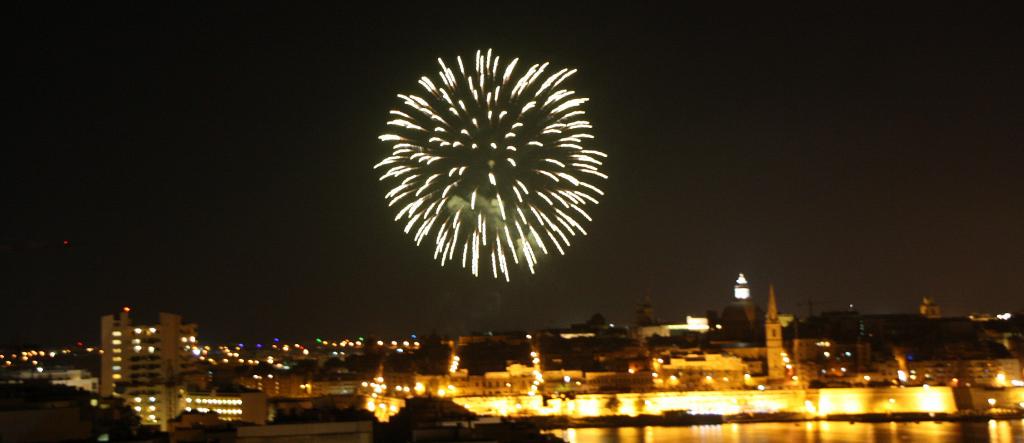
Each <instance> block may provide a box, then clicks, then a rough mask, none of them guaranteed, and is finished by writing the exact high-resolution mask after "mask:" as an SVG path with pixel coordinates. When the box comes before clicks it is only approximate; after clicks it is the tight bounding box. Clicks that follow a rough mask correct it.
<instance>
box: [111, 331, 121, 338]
mask: <svg viewBox="0 0 1024 443" xmlns="http://www.w3.org/2000/svg"><path fill="white" fill-rule="evenodd" d="M110 335H113V336H114V337H120V336H121V331H114V332H111V333H110Z"/></svg>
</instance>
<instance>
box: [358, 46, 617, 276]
mask: <svg viewBox="0 0 1024 443" xmlns="http://www.w3.org/2000/svg"><path fill="white" fill-rule="evenodd" d="M455 60H456V62H457V63H456V64H449V63H446V62H445V61H444V60H442V59H440V58H439V59H438V60H437V62H438V65H439V69H440V70H439V71H438V72H437V75H436V77H435V78H431V77H427V76H423V77H420V79H419V84H420V86H421V87H422V89H423V92H424V94H423V95H422V96H419V95H413V94H398V98H399V99H400V100H401V102H402V104H403V106H402V107H401V108H400V109H395V110H392V111H390V120H388V122H387V125H388V126H389V127H390V129H391V131H392V132H391V133H388V134H384V135H381V136H380V137H378V138H379V139H380V140H381V141H382V142H384V143H386V144H388V145H389V147H390V148H391V153H390V155H388V156H387V157H386V158H384V160H382V161H381V162H380V163H377V165H375V166H374V169H377V168H380V169H382V170H384V173H383V175H382V176H381V177H380V180H381V181H385V180H386V181H388V182H389V183H390V184H391V185H392V186H393V187H392V188H391V189H390V190H389V191H388V192H387V193H386V194H385V196H384V198H385V199H386V200H387V201H388V206H389V207H394V208H396V209H397V214H396V216H395V221H396V222H400V223H402V225H403V227H404V228H403V230H404V231H405V233H406V234H411V235H412V236H413V240H414V241H415V242H416V244H417V245H419V244H420V243H421V242H423V240H424V239H426V238H427V237H432V240H433V243H434V246H433V248H434V259H435V260H439V261H440V262H441V266H444V265H445V264H447V263H449V262H451V261H458V262H460V263H461V266H462V267H463V268H465V269H467V270H469V272H471V273H472V274H473V275H474V276H479V274H480V264H481V262H483V263H484V266H485V267H486V266H488V263H489V266H490V270H491V272H490V274H492V275H493V276H494V278H499V274H500V275H501V276H503V277H504V279H505V280H506V281H508V280H509V275H510V266H511V265H517V264H520V262H521V261H522V262H525V264H526V266H527V268H528V269H529V271H530V273H533V272H534V267H535V266H536V265H537V263H538V257H539V255H541V254H543V255H546V254H549V253H552V252H558V253H559V254H563V255H564V254H565V249H566V248H568V247H569V245H570V243H569V238H570V237H573V236H576V235H586V234H587V232H586V230H585V229H584V228H583V223H584V222H589V221H591V216H590V214H589V213H588V212H587V210H586V206H587V205H596V204H598V198H599V197H600V196H603V195H604V192H603V191H601V189H599V188H598V187H597V185H596V183H597V182H598V181H599V180H604V179H607V178H608V176H607V175H605V174H604V173H603V172H601V166H602V165H603V162H602V159H604V158H605V157H607V155H606V154H605V153H603V152H601V151H599V150H596V149H594V148H592V147H591V146H589V145H590V144H591V142H592V140H593V139H594V135H593V134H592V133H591V129H592V125H591V124H590V122H589V121H587V120H585V119H584V118H585V115H586V111H585V110H584V109H583V105H584V104H585V103H587V101H589V99H588V98H584V97H579V96H577V95H576V91H573V90H570V89H565V88H564V85H563V83H565V82H566V80H568V79H569V77H571V76H572V75H573V74H575V73H576V70H575V69H568V68H563V69H560V70H557V71H554V72H553V73H552V72H551V71H552V70H553V69H549V66H550V63H543V64H535V65H533V66H531V67H529V68H528V69H526V70H525V71H517V70H516V66H517V64H518V63H519V59H513V60H512V61H511V62H509V63H507V64H505V65H503V64H502V62H501V57H500V56H497V55H494V54H493V53H492V51H491V50H487V52H486V53H483V52H481V51H477V52H476V56H475V57H474V58H473V61H472V62H471V63H464V62H463V60H462V57H456V59H455Z"/></svg>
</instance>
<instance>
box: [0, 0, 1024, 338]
mask: <svg viewBox="0 0 1024 443" xmlns="http://www.w3.org/2000/svg"><path fill="white" fill-rule="evenodd" d="M443 8H444V7H442V9H433V10H431V11H426V10H415V9H407V8H402V7H382V8H381V9H378V10H376V11H371V12H369V13H366V14H356V13H354V12H353V11H350V10H347V9H344V8H343V7H341V6H333V7H323V8H316V7H306V9H299V8H296V9H292V10H289V11H278V10H274V9H272V8H264V7H261V6H255V5H253V6H251V7H250V8H246V9H244V10H235V9H232V8H229V7H226V6H210V7H208V8H204V9H203V10H202V11H198V12H196V13H193V12H194V11H164V12H165V13H164V14H158V15H155V16H154V15H152V14H151V13H150V11H148V10H147V9H146V8H141V7H140V8H137V9H136V8H132V7H126V8H121V7H115V6H112V5H107V6H94V5H90V6H89V7H86V6H80V7H75V6H70V7H67V8H62V9H61V10H44V9H45V8H39V7H36V6H32V5H22V6H21V7H19V8H18V10H17V11H15V13H14V21H15V22H16V23H15V25H14V26H13V27H11V28H10V31H9V32H11V33H12V34H20V36H19V38H12V39H9V41H8V44H9V45H11V46H12V49H13V53H14V54H15V55H14V57H15V60H16V63H14V65H15V67H14V68H13V76H14V79H15V80H14V84H16V85H18V87H17V90H16V91H15V92H14V93H13V95H14V100H13V103H14V107H15V108H16V109H18V111H19V112H18V115H17V117H16V120H15V122H14V124H13V125H12V126H13V129H12V131H11V132H10V134H9V135H8V137H9V143H8V144H9V146H11V147H12V148H11V152H12V154H10V155H9V156H8V157H7V160H8V161H5V162H3V165H0V168H2V172H3V173H2V174H0V184H2V189H5V191H7V192H6V193H5V195H4V201H5V202H6V204H5V210H4V217H3V218H2V220H0V280H2V282H3V283H0V297H3V299H4V300H5V309H4V312H5V314H7V315H5V321H4V322H2V323H0V343H5V344H6V343H22V342H39V343H67V342H73V341H75V340H85V341H88V340H90V339H93V338H94V337H95V336H96V334H97V331H96V327H95V322H94V321H93V319H94V318H96V317H98V316H100V315H102V314H106V313H109V312H112V311H114V310H116V309H119V308H120V307H121V306H124V305H129V306H133V307H135V308H136V309H137V311H139V312H147V313H150V312H151V313H154V315H155V313H156V312H159V311H166V312H174V313H178V314H181V315H182V316H183V317H185V318H187V319H189V320H190V321H195V322H196V323H198V324H201V325H203V326H204V335H205V334H206V333H209V334H210V336H212V337H217V338H219V339H222V340H229V339H246V337H236V336H235V335H233V334H239V335H244V334H253V335H255V334H262V332H260V331H252V328H251V325H252V324H259V325H261V329H263V330H266V331H271V332H269V333H268V334H267V335H274V334H280V335H285V333H290V334H292V335H294V336H298V337H313V336H316V335H318V334H325V333H330V332H335V331H336V333H338V334H349V335H352V334H371V333H376V334H380V335H388V334H390V335H397V334H399V333H409V332H417V333H424V334H425V333H429V332H431V331H433V330H436V331H438V332H439V333H446V334H458V333H464V332H468V331H472V330H488V329H493V330H502V329H512V328H526V329H534V328H544V327H549V326H554V325H565V324H571V323H577V322H581V321H584V320H586V318H587V317H589V316H590V315H591V314H593V313H602V314H603V315H604V316H606V317H607V318H609V319H614V320H615V321H628V320H630V319H631V318H632V314H633V310H634V309H635V306H636V305H637V304H638V303H640V302H641V301H642V300H643V298H644V297H645V296H650V297H651V299H652V302H653V303H654V305H655V306H656V310H657V311H658V312H662V313H673V314H672V315H680V316H681V315H686V314H687V313H689V314H695V315H703V313H704V312H705V311H707V310H709V309H719V308H721V307H722V305H723V304H724V303H727V302H728V301H729V300H730V299H731V292H732V284H733V283H732V282H733V281H734V280H735V277H736V274H738V273H740V272H743V273H744V274H746V276H747V277H748V278H749V279H750V282H751V289H752V299H753V300H754V301H755V302H757V303H764V301H765V300H766V298H767V294H768V285H769V284H772V285H774V288H775V290H776V292H777V295H778V298H779V305H780V306H779V307H780V310H781V311H782V312H788V313H795V314H799V315H804V314H805V313H806V312H807V306H806V303H807V302H808V300H810V301H811V302H813V303H814V306H815V311H818V312H820V311H821V310H844V309H847V307H848V305H849V304H850V303H854V305H855V308H856V309H858V310H859V311H861V312H867V313H887V312H915V311H916V308H917V305H918V303H920V301H921V298H922V297H926V296H927V297H931V298H933V299H934V300H935V301H936V302H937V303H939V304H941V305H942V306H943V311H944V314H946V315H950V316H957V315H966V314H969V313H971V312H991V313H999V312H1005V311H1021V310H1024V306H1022V303H1021V302H1020V301H1019V300H1020V299H1021V297H1020V295H1019V294H1020V284H1019V281H1018V279H1017V278H1015V277H1016V276H1017V275H1019V274H1020V271H1021V266H1022V263H1024V255H1022V254H1024V232H1022V229H1021V228H1020V220H1021V219H1024V205H1022V204H1021V199H1020V196H1019V191H1017V189H1022V188H1024V182H1022V178H1021V177H1022V176H1021V174H1019V171H1016V170H1015V167H1016V165H1019V164H1022V163H1024V159H1022V158H1021V156H1022V152H1021V151H1020V149H1019V145H1020V143H1019V142H1020V128H1019V124H1018V123H1017V122H1016V117H1018V116H1019V115H1020V111H1019V110H1018V109H1017V108H1018V103H1019V102H1020V99H1021V98H1022V96H1024V94H1021V92H1022V91H1021V85H1020V82H1019V81H1018V80H1017V79H1018V78H1021V77H1024V71H1022V66H1021V62H1020V61H1019V57H1013V56H1012V55H1013V54H1015V53H1016V44H1015V42H1016V41H1020V39H1019V38H1018V37H1020V35H1019V34H1020V32H1021V30H1020V28H1019V27H1017V26H1015V25H1014V24H1013V23H1012V17H1011V16H1010V15H1009V14H1003V13H1001V12H1000V11H997V10H995V9H983V8H978V9H975V10H973V11H967V12H963V11H953V10H951V9H950V10H944V9H942V8H939V7H935V8H932V9H929V10H926V11H919V10H906V11H898V10H897V11H887V14H888V15H886V16H884V17H882V16H879V15H878V14H877V13H873V12H871V11H869V10H857V9H848V10H844V11H827V10H818V11H814V10H808V9H804V8H799V7H795V6H794V7H792V9H782V8H778V9H776V8H771V9H767V10H765V11H763V13H761V14H754V13H750V15H742V16H737V15H735V14H732V13H731V12H732V11H721V10H703V9H695V8H688V9H683V10H682V11H679V13H677V14H676V13H667V12H668V11H665V12H666V13H664V14H658V16H652V15H651V12H652V11H651V10H650V8H649V7H647V8H645V7H636V9H630V8H623V9H608V10H599V9H591V10H588V11H585V12H579V11H575V10H572V9H570V8H568V7H565V8H561V7H550V9H548V10H547V11H548V14H547V16H546V17H545V18H537V17H535V16H534V15H535V14H534V11H525V10H511V11H509V10H505V9H501V8H494V9H493V10H489V11H484V10H481V11H477V12H478V13H479V14H480V15H479V17H488V20H476V19H462V20H454V22H452V23H451V24H449V25H448V26H444V27H442V28H443V29H438V27H436V26H434V21H435V20H448V21H450V20H451V19H452V17H465V15H460V14H466V13H465V12H463V13H459V12H458V11H456V10H455V8H453V9H452V10H447V9H443ZM485 9H486V8H485ZM526 9H528V8H526ZM25 36H28V37H29V38H26V37H25ZM481 47H482V48H487V47H493V48H495V50H496V51H497V52H498V53H501V54H515V55H518V56H520V57H522V58H523V59H524V61H525V62H529V63H531V64H532V63H534V62H542V61H544V60H552V61H553V62H555V63H556V64H557V65H559V66H573V67H578V68H580V75H579V77H578V78H576V79H574V81H576V83H575V84H574V88H575V89H577V90H579V91H580V92H581V93H582V94H583V95H585V96H587V97H590V98H591V99H592V101H591V103H589V104H588V106H590V111H592V114H593V120H594V122H595V128H596V136H597V139H596V142H597V143H598V144H599V145H600V147H601V149H602V150H604V151H605V152H608V154H609V156H610V158H609V161H608V163H607V167H608V174H609V176H610V179H609V180H608V182H607V183H605V184H603V185H602V188H603V189H604V190H605V191H606V193H607V196H606V197H605V198H603V199H602V201H601V204H600V205H599V206H597V207H596V209H595V213H594V221H593V223H590V224H588V225H587V230H588V232H589V234H590V235H589V236H587V237H583V238H579V239H578V240H575V241H574V244H573V247H572V249H571V251H569V253H568V254H567V255H566V256H555V257H553V258H550V259H547V261H546V262H545V263H542V265H541V266H539V267H538V268H537V274H536V275H532V276H530V275H528V274H527V273H525V272H519V274H520V277H522V278H513V279H512V281H511V282H510V283H505V282H504V281H496V280H494V279H492V278H490V277H489V276H487V277H486V278H485V277H481V278H474V277H472V276H468V275H463V274H465V273H464V272H454V270H452V269H442V268H440V267H438V266H437V264H436V263H434V262H432V261H431V260H430V258H431V257H430V255H431V253H432V251H431V250H429V248H413V247H412V245H411V239H410V238H409V237H408V236H406V235H404V234H403V233H402V232H401V227H400V226H396V225H395V224H394V223H392V222H391V220H392V218H393V211H389V209H388V208H387V207H386V203H385V202H384V201H383V200H382V199H381V197H382V196H383V195H384V193H385V192H386V191H387V188H386V187H385V186H384V185H383V184H381V183H380V182H378V181H377V178H378V176H379V174H378V173H377V171H374V170H372V169H371V168H372V165H373V164H374V163H376V162H377V161H379V159H380V158H382V157H383V156H384V155H385V154H386V152H387V150H386V148H385V147H383V146H381V144H380V143H379V142H378V141H377V140H376V137H377V136H378V135H379V134H381V133H383V131H385V127H384V124H383V122H384V121H385V119H386V117H387V111H388V110H389V109H391V108H392V107H393V104H394V100H395V98H394V94H395V93H396V92H399V91H408V90H412V89H414V88H415V87H416V80H417V78H418V76H419V75H420V74H421V73H423V72H431V70H433V69H434V68H433V66H434V64H435V59H436V58H437V57H444V58H446V59H448V58H451V57H454V56H455V55H457V54H467V53H469V52H470V51H473V50H475V49H477V48H481ZM64 241H67V242H68V243H67V244H63V242H64ZM249 338H250V339H251V338H255V337H249Z"/></svg>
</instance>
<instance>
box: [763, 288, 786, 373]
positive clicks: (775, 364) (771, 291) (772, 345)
mask: <svg viewBox="0 0 1024 443" xmlns="http://www.w3.org/2000/svg"><path fill="white" fill-rule="evenodd" d="M764 341H765V346H766V348H767V351H766V352H767V357H768V362H767V363H768V383H771V384H781V383H782V382H784V381H785V378H786V367H785V365H784V364H783V362H782V352H783V350H782V324H781V323H780V322H779V309H778V307H777V306H776V305H775V287H774V286H771V285H769V286H768V312H767V313H766V314H765V316H764Z"/></svg>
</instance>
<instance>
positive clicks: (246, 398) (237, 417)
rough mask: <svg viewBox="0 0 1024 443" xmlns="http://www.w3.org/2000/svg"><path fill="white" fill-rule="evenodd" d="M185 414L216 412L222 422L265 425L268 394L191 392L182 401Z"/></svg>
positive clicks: (180, 408)
mask: <svg viewBox="0 0 1024 443" xmlns="http://www.w3.org/2000/svg"><path fill="white" fill-rule="evenodd" d="M178 408H179V410H181V411H184V412H199V413H209V412H214V413H216V414H217V417H218V418H219V419H220V420H221V421H238V422H243V423H252V424H257V425H263V424H266V423H267V417H268V415H267V414H268V409H267V394H265V393H263V392H259V391H253V392H218V391H210V392H189V393H187V394H185V396H184V398H182V399H181V403H180V404H179V405H178Z"/></svg>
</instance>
